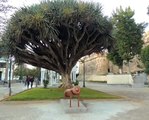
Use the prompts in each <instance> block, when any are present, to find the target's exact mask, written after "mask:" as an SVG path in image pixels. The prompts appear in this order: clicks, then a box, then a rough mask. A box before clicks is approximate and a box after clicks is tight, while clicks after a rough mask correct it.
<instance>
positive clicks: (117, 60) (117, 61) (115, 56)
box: [107, 49, 123, 73]
mask: <svg viewBox="0 0 149 120" xmlns="http://www.w3.org/2000/svg"><path fill="white" fill-rule="evenodd" d="M107 58H108V59H109V60H110V61H111V62H112V63H113V64H114V65H117V66H118V67H119V69H120V71H119V72H120V73H122V72H123V71H122V67H123V59H122V58H121V56H120V55H119V53H118V50H116V49H113V51H112V52H111V53H108V55H107Z"/></svg>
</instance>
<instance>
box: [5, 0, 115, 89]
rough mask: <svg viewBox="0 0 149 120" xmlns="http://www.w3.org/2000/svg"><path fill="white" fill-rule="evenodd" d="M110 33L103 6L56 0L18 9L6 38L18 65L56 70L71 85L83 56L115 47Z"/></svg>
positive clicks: (75, 0)
mask: <svg viewBox="0 0 149 120" xmlns="http://www.w3.org/2000/svg"><path fill="white" fill-rule="evenodd" d="M111 30H112V24H111V22H110V21H109V20H108V18H107V17H106V16H104V15H103V14H102V6H101V5H100V4H96V5H95V4H94V3H87V2H78V1H77V0H55V1H45V2H41V3H40V4H36V5H32V6H30V7H24V8H21V9H20V10H18V11H17V12H16V13H15V14H14V15H13V16H12V18H11V20H10V22H9V24H8V26H7V30H6V31H5V35H4V36H6V38H5V40H7V41H8V42H7V43H8V46H9V47H10V52H11V54H13V55H14V56H15V57H16V60H17V61H18V62H23V63H29V64H32V65H34V66H38V67H42V68H46V69H49V70H53V71H56V72H57V73H59V74H61V75H62V77H63V78H64V79H63V80H64V81H63V82H64V83H67V85H68V83H69V84H71V81H70V72H71V70H72V68H73V66H74V65H75V64H76V62H77V61H78V60H79V59H80V58H81V57H83V56H85V55H89V54H91V53H93V52H100V51H102V50H103V49H110V48H111V47H112V45H113V44H112V43H113V39H112V38H111ZM67 85H66V86H67Z"/></svg>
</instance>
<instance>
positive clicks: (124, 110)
mask: <svg viewBox="0 0 149 120" xmlns="http://www.w3.org/2000/svg"><path fill="white" fill-rule="evenodd" d="M86 86H87V87H89V88H92V89H96V90H100V91H103V92H107V93H110V94H114V95H119V96H123V97H124V99H120V100H83V104H84V105H85V106H86V107H87V111H86V112H83V113H81V112H80V113H66V112H65V111H64V109H63V106H62V104H61V103H60V101H24V102H16V101H13V102H6V101H1V102H0V120H76V119H78V120H128V119H129V120H148V116H149V107H148V106H149V88H147V87H146V88H130V87H121V86H110V85H105V84H99V83H89V82H88V83H86ZM7 89H8V88H7V87H3V86H0V91H1V92H0V98H2V96H3V95H6V91H7ZM24 89H26V88H25V87H24V85H23V84H19V83H18V84H14V88H12V91H14V93H15V92H19V91H22V90H24ZM2 90H3V91H2ZM4 93H5V94H4Z"/></svg>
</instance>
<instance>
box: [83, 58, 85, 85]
mask: <svg viewBox="0 0 149 120" xmlns="http://www.w3.org/2000/svg"><path fill="white" fill-rule="evenodd" d="M82 63H83V87H85V58H84V59H83V60H82Z"/></svg>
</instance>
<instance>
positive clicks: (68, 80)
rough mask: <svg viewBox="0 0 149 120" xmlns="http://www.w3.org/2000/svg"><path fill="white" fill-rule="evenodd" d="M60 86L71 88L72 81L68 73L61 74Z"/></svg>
mask: <svg viewBox="0 0 149 120" xmlns="http://www.w3.org/2000/svg"><path fill="white" fill-rule="evenodd" d="M60 88H72V82H71V78H70V74H69V73H65V74H62V84H61V85H60Z"/></svg>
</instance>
